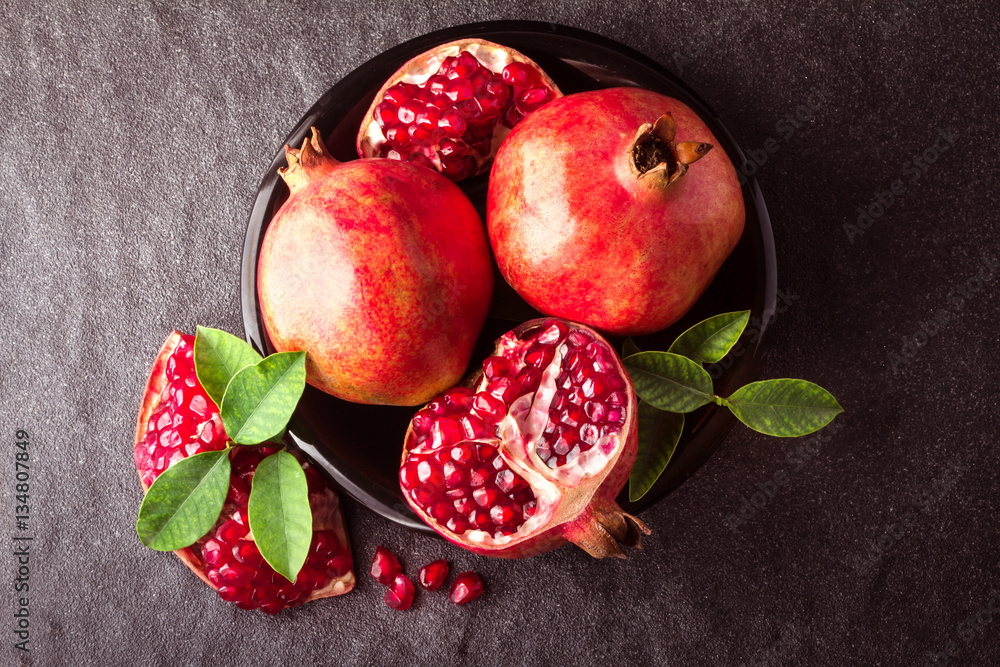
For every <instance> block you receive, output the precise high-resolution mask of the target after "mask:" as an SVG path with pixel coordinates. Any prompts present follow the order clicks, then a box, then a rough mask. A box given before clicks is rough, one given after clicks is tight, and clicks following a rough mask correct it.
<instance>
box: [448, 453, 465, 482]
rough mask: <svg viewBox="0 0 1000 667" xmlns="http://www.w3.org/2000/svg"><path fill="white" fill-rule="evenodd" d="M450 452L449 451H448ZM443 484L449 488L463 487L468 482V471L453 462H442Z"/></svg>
mask: <svg viewBox="0 0 1000 667" xmlns="http://www.w3.org/2000/svg"><path fill="white" fill-rule="evenodd" d="M449 454H450V452H449ZM443 470H444V484H445V486H446V487H447V488H449V489H457V488H459V487H465V486H467V485H468V483H469V471H468V470H466V469H465V468H464V467H462V466H461V465H457V464H456V463H454V462H451V461H449V462H447V463H445V464H444V468H443Z"/></svg>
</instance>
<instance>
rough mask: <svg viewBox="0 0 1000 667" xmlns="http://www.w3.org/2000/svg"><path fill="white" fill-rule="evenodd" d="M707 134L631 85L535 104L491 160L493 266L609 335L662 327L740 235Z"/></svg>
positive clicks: (735, 207)
mask: <svg viewBox="0 0 1000 667" xmlns="http://www.w3.org/2000/svg"><path fill="white" fill-rule="evenodd" d="M675 138H679V139H681V140H682V141H679V142H678V141H675ZM716 143H717V141H716V138H715V137H714V136H713V135H712V133H711V131H710V130H709V129H708V127H707V126H706V125H705V123H704V122H703V121H702V120H701V118H699V117H698V116H697V115H696V114H695V113H694V112H693V111H692V110H691V109H689V108H688V107H687V106H685V105H684V104H682V103H681V102H678V101H677V100H675V99H672V98H669V97H666V96H664V95H660V94H658V93H654V92H650V91H647V90H641V89H639V88H610V89H605V90H595V91H590V92H585V93H577V94H574V95H567V96H566V97H562V98H560V99H558V100H555V101H553V102H550V103H549V104H546V105H545V106H544V107H542V108H541V109H539V110H538V111H536V112H535V113H533V114H531V115H530V116H529V117H527V118H526V119H525V120H524V121H523V122H522V123H520V124H519V125H518V126H517V127H516V128H514V130H513V131H512V132H511V133H510V135H509V136H508V137H507V139H506V141H504V143H503V145H502V146H501V147H500V151H499V152H498V153H497V156H496V159H495V161H494V163H493V170H492V172H491V174H490V184H489V193H488V203H487V225H488V229H489V236H490V242H491V244H492V246H493V252H494V254H495V255H496V259H497V264H498V265H499V267H500V272H501V273H502V274H503V276H504V278H506V279H507V282H509V283H510V284H511V286H512V287H513V288H514V289H515V290H516V291H517V292H518V294H520V295H521V296H522V297H523V298H524V299H525V300H526V301H527V302H528V303H529V304H531V305H532V306H534V307H535V308H536V309H538V310H540V311H541V312H543V313H545V314H547V315H553V316H556V317H563V318H567V319H570V320H574V321H578V322H586V323H587V324H590V325H592V326H595V327H597V328H598V329H602V330H604V331H607V332H610V333H613V334H617V335H635V334H644V333H651V332H653V331H658V330H660V329H663V328H665V327H667V326H669V325H670V324H672V323H673V322H675V321H677V320H678V319H680V317H681V316H682V315H684V313H685V312H687V310H688V309H689V308H690V307H691V306H692V305H693V304H694V302H695V300H697V298H698V296H699V295H700V294H701V293H702V292H703V291H704V290H705V288H706V287H708V284H709V283H710V282H711V281H712V278H713V277H714V276H715V274H716V272H717V271H718V270H719V267H721V266H722V262H723V261H724V260H725V259H726V257H727V256H728V255H729V253H730V252H732V250H733V248H734V247H735V246H736V243H737V241H738V240H739V238H740V234H741V233H742V231H743V223H744V218H745V211H744V207H743V196H742V193H741V191H740V184H739V180H738V179H737V175H736V170H735V169H734V168H733V165H732V163H731V162H730V161H729V157H728V156H727V155H726V154H725V153H724V152H723V151H722V149H720V148H715V149H714V150H713V145H715V144H716ZM695 161H698V163H697V164H696V165H695V164H692V163H694V162H695Z"/></svg>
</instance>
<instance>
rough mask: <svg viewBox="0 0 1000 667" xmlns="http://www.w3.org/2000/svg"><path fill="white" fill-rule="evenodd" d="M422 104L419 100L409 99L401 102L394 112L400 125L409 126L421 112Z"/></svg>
mask: <svg viewBox="0 0 1000 667" xmlns="http://www.w3.org/2000/svg"><path fill="white" fill-rule="evenodd" d="M423 109H424V104H423V103H422V102H420V101H419V100H414V99H409V100H406V101H405V102H403V103H402V104H401V105H400V106H399V109H398V110H397V112H396V116H397V118H398V120H399V122H400V123H403V124H404V125H409V124H410V123H412V122H413V121H415V120H416V119H417V114H418V113H420V112H421V111H423Z"/></svg>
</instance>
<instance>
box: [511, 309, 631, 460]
mask: <svg viewBox="0 0 1000 667" xmlns="http://www.w3.org/2000/svg"><path fill="white" fill-rule="evenodd" d="M566 345H567V347H568V351H567V353H566V355H565V356H564V357H563V360H562V373H560V374H559V376H558V377H557V378H556V389H557V391H556V395H555V398H554V399H553V401H552V405H551V406H550V407H549V423H548V424H547V425H546V427H545V431H544V432H543V434H542V439H541V441H540V442H539V443H538V448H537V450H536V451H537V452H538V456H539V458H541V459H542V460H543V461H545V463H546V464H548V466H549V467H550V468H556V467H559V466H563V465H566V464H567V463H572V462H573V461H574V460H575V459H576V457H577V456H579V455H580V454H582V453H583V452H586V451H589V450H590V449H591V448H592V447H593V446H594V445H596V444H597V442H598V441H599V440H600V439H601V438H603V437H604V436H606V435H608V434H609V433H618V432H620V431H621V430H622V428H623V427H624V426H625V406H626V402H627V401H628V399H627V396H626V393H625V381H624V380H623V379H622V377H621V375H620V374H619V372H618V370H617V368H616V366H615V357H614V354H615V353H614V352H612V351H611V349H610V348H608V346H607V344H605V343H603V342H601V341H597V340H594V337H593V336H592V335H591V334H590V333H589V332H587V331H584V330H582V329H578V330H574V331H572V332H570V333H569V335H568V336H567V337H566ZM545 353H546V354H547V352H545ZM528 354H531V350H529V351H528Z"/></svg>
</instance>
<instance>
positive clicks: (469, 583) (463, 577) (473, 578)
mask: <svg viewBox="0 0 1000 667" xmlns="http://www.w3.org/2000/svg"><path fill="white" fill-rule="evenodd" d="M482 592H483V580H482V579H480V578H479V575H478V574H476V573H475V572H463V573H462V574H460V575H458V576H457V577H455V582H454V583H453V584H452V585H451V593H450V594H449V595H448V598H449V599H450V600H451V601H452V602H454V603H455V604H465V603H467V602H472V601H473V600H475V599H476V598H477V597H479V596H480V595H481V594H482Z"/></svg>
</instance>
